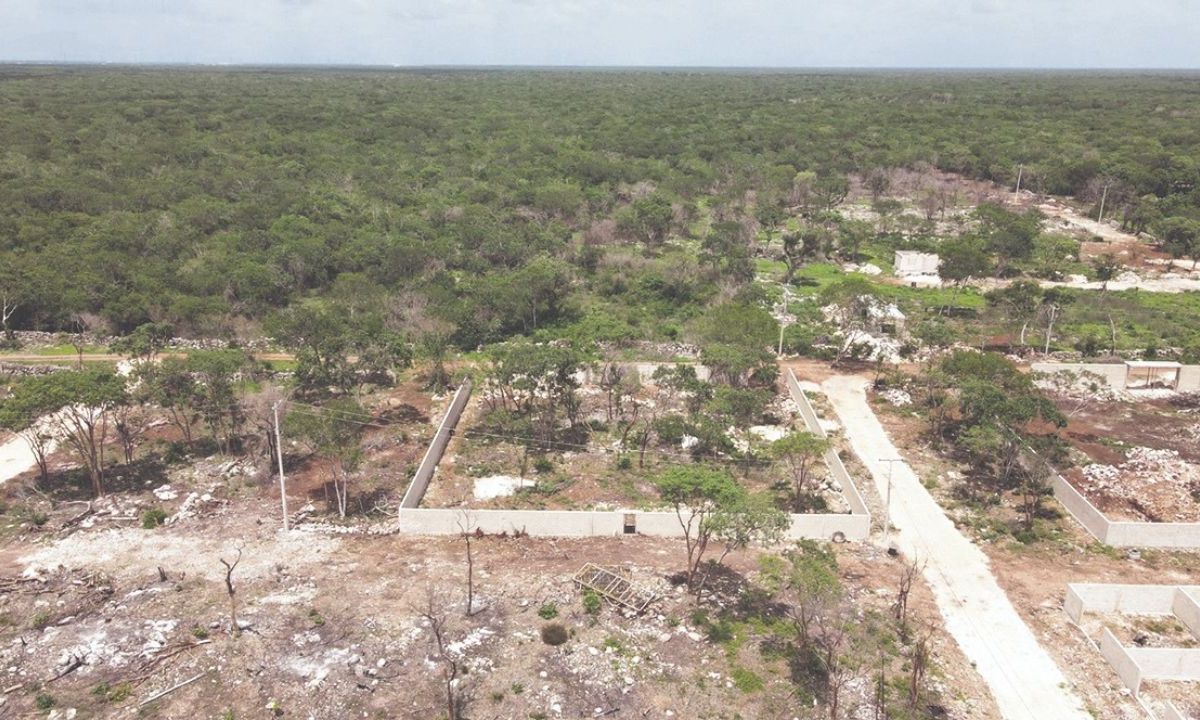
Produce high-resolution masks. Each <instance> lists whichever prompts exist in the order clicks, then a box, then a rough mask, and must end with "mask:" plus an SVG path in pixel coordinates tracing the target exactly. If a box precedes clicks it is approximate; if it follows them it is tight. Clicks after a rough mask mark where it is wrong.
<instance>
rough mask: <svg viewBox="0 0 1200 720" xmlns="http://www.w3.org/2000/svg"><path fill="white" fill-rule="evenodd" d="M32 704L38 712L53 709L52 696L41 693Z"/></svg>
mask: <svg viewBox="0 0 1200 720" xmlns="http://www.w3.org/2000/svg"><path fill="white" fill-rule="evenodd" d="M33 704H34V705H36V706H37V709H38V710H49V709H50V708H52V707H54V696H53V695H49V694H47V693H41V694H40V695H38V696H37V698H36V699H35V700H34V701H33Z"/></svg>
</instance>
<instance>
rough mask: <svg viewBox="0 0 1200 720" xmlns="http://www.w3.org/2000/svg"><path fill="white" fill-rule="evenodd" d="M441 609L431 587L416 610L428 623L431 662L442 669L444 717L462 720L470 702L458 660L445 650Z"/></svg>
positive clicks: (444, 629) (446, 644)
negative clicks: (444, 701)
mask: <svg viewBox="0 0 1200 720" xmlns="http://www.w3.org/2000/svg"><path fill="white" fill-rule="evenodd" d="M442 607H443V603H441V602H439V600H438V598H437V595H436V594H435V593H434V591H433V588H432V587H431V588H429V589H428V590H427V592H426V598H425V606H424V607H422V608H421V609H419V610H418V614H419V615H420V616H421V617H422V618H424V620H425V621H426V622H427V623H429V630H430V632H431V633H432V635H433V644H434V650H435V652H436V654H435V656H434V657H433V658H432V660H433V662H434V663H436V664H437V665H440V666H441V668H442V683H443V686H444V688H445V698H446V717H447V719H448V720H463V718H464V717H465V712H466V707H467V704H468V703H469V701H470V700H469V695H468V693H467V691H466V688H465V687H464V686H463V683H462V680H461V678H460V675H462V673H463V669H462V667H461V665H460V664H459V661H458V658H457V657H456V656H455V655H454V654H453V653H451V652H450V651H449V650H448V649H447V648H448V646H449V642H448V641H447V639H446V638H447V635H448V632H447V629H446V615H445V613H444V612H443V611H442Z"/></svg>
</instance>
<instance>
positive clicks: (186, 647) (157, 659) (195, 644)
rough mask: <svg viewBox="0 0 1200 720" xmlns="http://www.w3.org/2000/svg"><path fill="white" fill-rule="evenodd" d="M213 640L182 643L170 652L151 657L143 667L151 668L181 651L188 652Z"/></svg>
mask: <svg viewBox="0 0 1200 720" xmlns="http://www.w3.org/2000/svg"><path fill="white" fill-rule="evenodd" d="M211 642H212V640H198V641H196V642H193V643H185V644H183V645H181V646H180V647H177V648H175V649H174V650H172V651H171V652H169V653H165V654H162V655H155V656H154V657H153V658H151V659H150V660H149V661H147V662H146V664H144V665H142V669H143V670H149V669H150V668H152V667H154V666H155V665H157V664H159V663H160V662H162V661H163V660H168V659H170V658H173V657H175V656H176V655H178V654H179V653H182V652H187V651H188V650H191V649H192V648H197V647H200V646H201V645H207V644H209V643H211Z"/></svg>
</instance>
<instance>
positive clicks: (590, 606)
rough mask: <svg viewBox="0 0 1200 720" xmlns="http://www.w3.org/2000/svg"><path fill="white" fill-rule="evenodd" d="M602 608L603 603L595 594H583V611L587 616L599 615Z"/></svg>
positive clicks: (588, 592) (589, 591)
mask: <svg viewBox="0 0 1200 720" xmlns="http://www.w3.org/2000/svg"><path fill="white" fill-rule="evenodd" d="M603 606H604V601H603V600H602V599H600V596H599V595H597V594H596V593H594V592H592V591H591V590H588V591H587V592H586V593H584V594H583V611H584V612H586V613H587V614H588V615H599V614H600V608H601V607H603Z"/></svg>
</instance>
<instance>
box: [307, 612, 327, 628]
mask: <svg viewBox="0 0 1200 720" xmlns="http://www.w3.org/2000/svg"><path fill="white" fill-rule="evenodd" d="M308 620H309V622H311V623H312V624H313V625H316V626H317V627H320V626H322V625H324V624H325V618H324V617H323V616H322V615H321V613H319V612H317V609H316V608H312V609H311V610H309V611H308Z"/></svg>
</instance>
